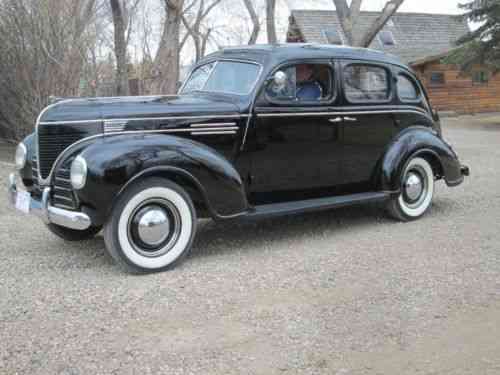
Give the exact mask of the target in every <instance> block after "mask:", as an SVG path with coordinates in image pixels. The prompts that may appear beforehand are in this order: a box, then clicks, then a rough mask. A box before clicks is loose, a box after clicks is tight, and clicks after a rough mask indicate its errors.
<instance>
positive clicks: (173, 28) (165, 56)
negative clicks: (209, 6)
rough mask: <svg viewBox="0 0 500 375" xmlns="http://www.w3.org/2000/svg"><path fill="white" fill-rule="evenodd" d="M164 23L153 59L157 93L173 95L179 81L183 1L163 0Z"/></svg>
mask: <svg viewBox="0 0 500 375" xmlns="http://www.w3.org/2000/svg"><path fill="white" fill-rule="evenodd" d="M163 4H164V9H165V22H164V24H163V32H162V36H161V40H160V44H159V46H158V52H157V54H156V58H155V62H154V65H155V70H156V72H157V75H158V78H159V79H158V82H157V84H156V87H155V91H156V92H157V93H162V94H174V93H175V92H176V91H177V82H178V81H179V65H180V64H179V54H180V40H179V38H180V26H181V21H182V12H183V7H184V0H163Z"/></svg>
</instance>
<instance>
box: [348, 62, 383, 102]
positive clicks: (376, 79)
mask: <svg viewBox="0 0 500 375" xmlns="http://www.w3.org/2000/svg"><path fill="white" fill-rule="evenodd" d="M344 90H345V95H346V97H347V99H348V100H349V101H350V102H381V101H387V100H388V99H389V98H390V96H391V87H390V83H389V72H388V71H387V69H385V68H382V67H379V66H374V65H362V64H353V65H349V66H347V67H346V68H344Z"/></svg>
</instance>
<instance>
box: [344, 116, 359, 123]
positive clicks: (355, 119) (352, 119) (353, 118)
mask: <svg viewBox="0 0 500 375" xmlns="http://www.w3.org/2000/svg"><path fill="white" fill-rule="evenodd" d="M344 121H350V122H355V121H358V119H357V118H355V117H347V116H346V117H344Z"/></svg>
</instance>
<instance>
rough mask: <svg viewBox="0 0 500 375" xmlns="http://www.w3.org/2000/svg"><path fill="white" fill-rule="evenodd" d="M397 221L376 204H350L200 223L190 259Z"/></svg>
mask: <svg viewBox="0 0 500 375" xmlns="http://www.w3.org/2000/svg"><path fill="white" fill-rule="evenodd" d="M377 222H378V223H387V224H391V223H392V224H393V223H396V222H395V221H394V220H392V219H391V218H389V217H388V216H387V215H386V214H385V211H384V210H383V208H381V207H380V206H379V205H365V206H353V207H346V208H339V209H334V210H327V211H320V212H315V213H306V214H298V215H293V216H283V217H276V218H272V219H264V220H259V221H246V220H238V221H236V220H230V221H222V222H215V221H212V220H206V221H205V220H204V221H201V222H200V225H199V228H198V233H197V236H196V239H195V242H194V244H193V249H192V251H191V255H190V257H191V258H198V257H208V256H213V255H221V254H224V253H226V252H232V251H235V250H238V251H242V252H245V253H249V252H253V251H260V249H262V248H264V247H267V248H268V247H269V244H272V243H275V242H279V241H287V242H293V241H294V240H298V239H300V238H302V237H304V236H307V237H319V236H323V235H324V233H325V232H326V231H328V232H331V231H343V230H346V229H347V228H352V227H357V228H359V229H361V228H363V227H365V226H369V225H373V224H374V223H377Z"/></svg>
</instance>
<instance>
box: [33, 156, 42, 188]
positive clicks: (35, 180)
mask: <svg viewBox="0 0 500 375" xmlns="http://www.w3.org/2000/svg"><path fill="white" fill-rule="evenodd" d="M31 175H32V176H31V178H32V180H33V190H32V192H33V193H34V194H35V195H36V196H39V195H40V194H41V193H42V190H41V189H40V183H39V182H38V160H37V158H36V156H35V155H34V156H33V157H32V159H31Z"/></svg>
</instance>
